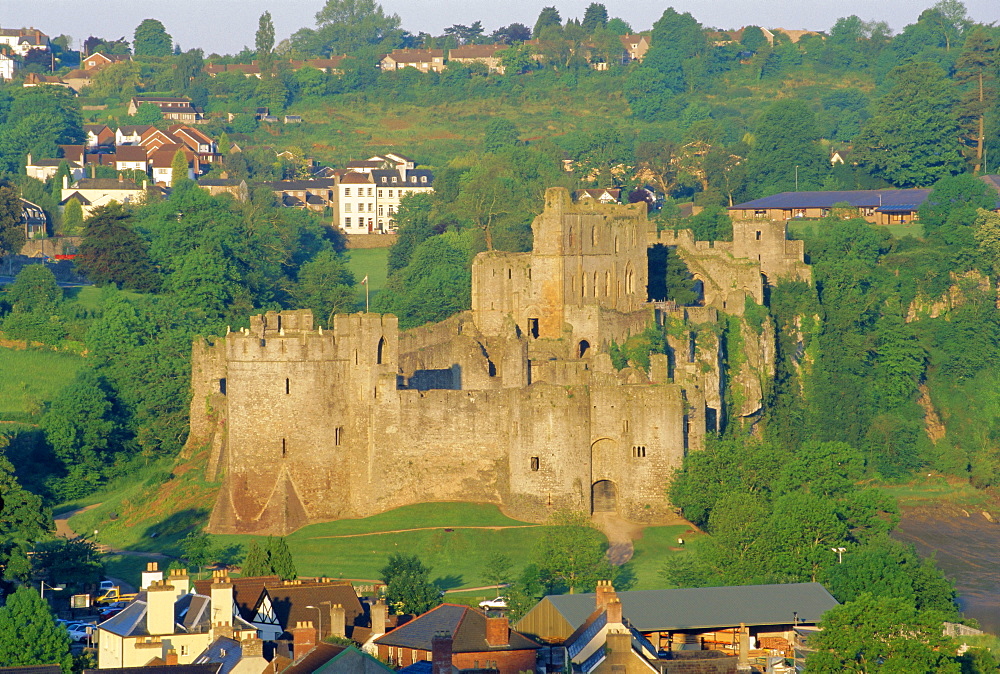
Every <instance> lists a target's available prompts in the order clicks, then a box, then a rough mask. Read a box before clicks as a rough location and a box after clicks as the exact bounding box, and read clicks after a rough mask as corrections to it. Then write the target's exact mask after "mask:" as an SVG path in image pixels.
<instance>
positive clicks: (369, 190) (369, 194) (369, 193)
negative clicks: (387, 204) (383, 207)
mask: <svg viewBox="0 0 1000 674" xmlns="http://www.w3.org/2000/svg"><path fill="white" fill-rule="evenodd" d="M371 195H372V188H370V187H369V188H368V196H371Z"/></svg>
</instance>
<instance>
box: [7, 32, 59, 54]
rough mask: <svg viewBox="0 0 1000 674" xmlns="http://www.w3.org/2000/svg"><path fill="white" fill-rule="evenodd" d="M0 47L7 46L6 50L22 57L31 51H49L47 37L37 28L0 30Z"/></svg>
mask: <svg viewBox="0 0 1000 674" xmlns="http://www.w3.org/2000/svg"><path fill="white" fill-rule="evenodd" d="M0 45H7V48H8V50H9V51H10V52H11V53H13V54H17V55H18V56H24V55H26V54H27V53H28V52H29V51H31V50H32V49H41V50H42V51H49V50H50V47H49V36H48V35H46V34H45V33H43V32H42V31H40V30H38V29H37V28H14V29H3V28H0Z"/></svg>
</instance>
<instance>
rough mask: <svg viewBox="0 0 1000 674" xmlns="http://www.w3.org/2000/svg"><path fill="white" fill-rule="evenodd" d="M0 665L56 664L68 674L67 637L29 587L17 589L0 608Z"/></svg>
mask: <svg viewBox="0 0 1000 674" xmlns="http://www.w3.org/2000/svg"><path fill="white" fill-rule="evenodd" d="M0 662H2V663H4V665H5V666H8V667H16V666H18V665H51V664H57V665H59V666H60V667H61V668H62V671H63V674H70V671H71V666H72V663H73V657H72V655H71V654H70V641H69V634H68V633H67V632H66V630H65V629H64V628H63V627H62V625H59V624H58V623H56V621H55V617H54V616H53V615H52V611H51V610H50V609H49V607H48V605H47V604H46V603H45V602H44V601H42V598H41V597H40V596H39V594H38V592H36V591H35V590H34V588H32V587H30V586H28V585H22V586H21V587H19V588H17V590H16V591H15V592H14V594H12V595H10V596H9V597H7V603H6V604H4V605H3V606H2V607H0Z"/></svg>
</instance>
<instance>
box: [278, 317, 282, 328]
mask: <svg viewBox="0 0 1000 674" xmlns="http://www.w3.org/2000/svg"><path fill="white" fill-rule="evenodd" d="M278 331H279V332H280V331H281V314H278Z"/></svg>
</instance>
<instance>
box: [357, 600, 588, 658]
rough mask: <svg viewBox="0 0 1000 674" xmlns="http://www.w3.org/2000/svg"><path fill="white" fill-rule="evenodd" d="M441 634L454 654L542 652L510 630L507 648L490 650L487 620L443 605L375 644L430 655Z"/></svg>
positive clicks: (468, 610)
mask: <svg viewBox="0 0 1000 674" xmlns="http://www.w3.org/2000/svg"><path fill="white" fill-rule="evenodd" d="M577 596H580V595H577ZM590 602H591V604H593V603H594V599H593V597H591V600H590ZM584 619H586V616H584ZM442 631H444V632H450V633H451V635H452V652H453V653H487V652H491V651H523V650H537V649H539V648H541V646H539V645H538V644H537V643H535V642H534V641H532V640H531V639H528V638H527V637H525V636H524V635H522V634H521V633H519V632H515V631H514V630H510V638H509V639H508V643H507V645H506V646H490V645H489V644H488V643H487V642H486V616H485V615H484V614H483V613H480V612H479V611H476V610H475V609H472V608H470V607H468V606H459V605H458V604H441V605H440V606H438V607H436V608H433V609H431V610H430V611H428V612H427V613H424V614H423V615H421V616H418V617H416V618H414V619H413V620H411V621H410V622H408V623H406V624H405V625H403V626H402V627H397V628H396V629H394V630H392V631H391V632H387V633H386V634H384V635H382V636H380V637H379V638H378V639H376V640H375V643H376V644H382V645H385V646H396V647H401V648H416V649H420V650H423V651H430V650H432V649H431V641H432V640H433V638H434V634H435V633H437V632H442Z"/></svg>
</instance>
